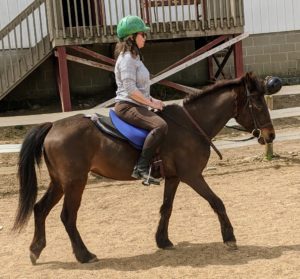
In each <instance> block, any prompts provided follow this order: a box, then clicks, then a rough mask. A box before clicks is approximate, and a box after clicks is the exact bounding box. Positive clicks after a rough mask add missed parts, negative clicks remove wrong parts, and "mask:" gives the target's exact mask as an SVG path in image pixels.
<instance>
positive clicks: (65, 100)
mask: <svg viewBox="0 0 300 279" xmlns="http://www.w3.org/2000/svg"><path fill="white" fill-rule="evenodd" d="M66 57H67V53H66V48H65V47H57V59H58V73H57V84H58V90H59V95H60V102H61V107H62V111H71V110H72V106H71V98H70V89H69V76H68V64H67V58H66Z"/></svg>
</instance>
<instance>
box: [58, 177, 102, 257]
mask: <svg viewBox="0 0 300 279" xmlns="http://www.w3.org/2000/svg"><path fill="white" fill-rule="evenodd" d="M85 183H86V181H85V182H84V183H83V182H77V183H76V184H75V183H74V182H73V183H72V184H68V185H65V187H64V189H65V197H64V205H63V209H62V212H61V220H62V222H63V224H64V226H65V229H66V231H67V233H68V235H69V237H70V240H71V244H72V248H73V252H74V254H75V257H76V259H77V260H78V261H79V262H81V263H90V262H95V261H97V260H98V259H97V257H96V256H95V255H94V254H92V253H90V252H89V251H88V249H87V248H86V246H85V244H84V243H83V241H82V239H81V236H80V234H79V232H78V230H77V227H76V220H77V212H78V209H79V207H80V203H81V198H82V193H83V190H84V187H85Z"/></svg>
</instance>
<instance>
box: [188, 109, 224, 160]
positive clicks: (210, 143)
mask: <svg viewBox="0 0 300 279" xmlns="http://www.w3.org/2000/svg"><path fill="white" fill-rule="evenodd" d="M182 108H183V111H184V112H185V114H186V116H187V117H188V118H189V119H190V121H191V122H192V123H193V124H194V126H195V127H196V128H197V130H198V131H199V132H200V134H201V135H203V136H204V138H205V139H206V141H207V142H208V143H209V145H210V146H211V147H212V148H213V150H214V151H215V152H216V153H217V154H218V156H219V158H220V160H222V159H223V156H222V154H221V152H220V151H219V150H218V148H217V147H216V146H215V145H214V144H213V142H212V141H211V139H210V138H209V137H208V135H207V134H206V133H205V132H204V131H203V129H202V128H201V127H200V126H199V125H198V123H197V122H196V121H195V119H194V118H193V117H192V116H191V115H190V113H189V112H188V111H187V109H186V108H185V107H184V106H182Z"/></svg>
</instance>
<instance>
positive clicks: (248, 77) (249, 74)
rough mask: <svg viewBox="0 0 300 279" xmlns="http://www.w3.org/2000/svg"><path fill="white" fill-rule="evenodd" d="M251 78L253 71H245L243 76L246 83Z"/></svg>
mask: <svg viewBox="0 0 300 279" xmlns="http://www.w3.org/2000/svg"><path fill="white" fill-rule="evenodd" d="M252 79H253V73H252V72H247V73H246V74H245V76H244V80H245V82H246V83H250V82H251V81H252Z"/></svg>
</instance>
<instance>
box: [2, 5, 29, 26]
mask: <svg viewBox="0 0 300 279" xmlns="http://www.w3.org/2000/svg"><path fill="white" fill-rule="evenodd" d="M33 1H34V0H0V30H1V29H2V28H3V27H5V26H6V25H7V24H8V23H9V22H10V21H11V20H13V19H14V18H15V17H16V16H17V15H18V14H19V13H20V12H22V11H23V10H24V9H25V8H26V7H27V6H29V5H30V4H31V3H32V2H33Z"/></svg>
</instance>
